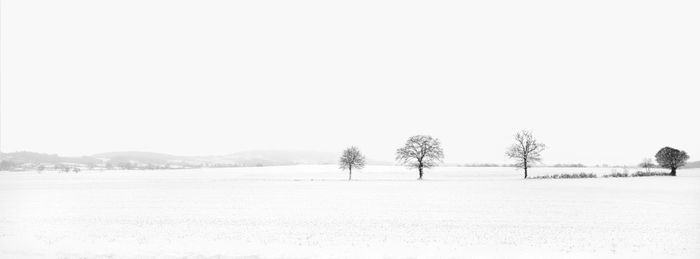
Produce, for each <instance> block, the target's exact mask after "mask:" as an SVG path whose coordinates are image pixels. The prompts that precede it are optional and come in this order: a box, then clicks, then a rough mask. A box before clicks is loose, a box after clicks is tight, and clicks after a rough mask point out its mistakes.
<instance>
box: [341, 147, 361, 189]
mask: <svg viewBox="0 0 700 259" xmlns="http://www.w3.org/2000/svg"><path fill="white" fill-rule="evenodd" d="M363 167H365V156H364V155H362V153H361V152H360V149H359V148H357V147H355V146H352V147H349V148H346V149H345V150H344V151H343V154H342V155H341V156H340V169H343V170H345V169H348V171H349V175H348V181H350V180H352V169H353V168H357V169H362V168H363Z"/></svg>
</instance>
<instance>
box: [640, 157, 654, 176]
mask: <svg viewBox="0 0 700 259" xmlns="http://www.w3.org/2000/svg"><path fill="white" fill-rule="evenodd" d="M639 167H641V168H644V169H646V170H647V173H648V172H649V171H651V168H653V167H654V162H653V161H652V160H651V158H644V159H643V160H642V162H641V163H639Z"/></svg>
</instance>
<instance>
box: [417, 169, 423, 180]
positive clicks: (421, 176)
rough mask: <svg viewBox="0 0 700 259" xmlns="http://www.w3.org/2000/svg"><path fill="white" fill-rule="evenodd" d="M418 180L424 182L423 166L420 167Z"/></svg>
mask: <svg viewBox="0 0 700 259" xmlns="http://www.w3.org/2000/svg"><path fill="white" fill-rule="evenodd" d="M418 180H423V166H418Z"/></svg>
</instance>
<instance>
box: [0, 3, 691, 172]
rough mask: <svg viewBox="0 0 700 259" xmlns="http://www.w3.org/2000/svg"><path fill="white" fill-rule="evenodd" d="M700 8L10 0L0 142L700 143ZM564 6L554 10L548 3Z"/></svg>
mask: <svg viewBox="0 0 700 259" xmlns="http://www.w3.org/2000/svg"><path fill="white" fill-rule="evenodd" d="M699 5H700V3H698V2H697V1H673V2H669V1H585V2H580V3H573V2H561V1H530V2H527V3H525V2H521V1H488V2H483V3H462V2H461V1H440V2H435V1H352V2H349V3H335V2H334V3H329V2H327V1H294V2H290V1H205V2H201V1H99V2H95V1H2V2H1V6H0V7H1V9H2V11H1V15H2V18H1V21H0V22H1V25H0V26H1V28H0V29H1V32H2V35H1V42H0V44H1V53H0V54H1V63H0V65H1V70H0V72H1V76H0V149H1V151H2V152H12V151H20V150H27V151H36V152H46V153H58V154H61V155H90V154H94V153H99V152H107V151H127V150H129V151H132V150H133V151H152V152H163V153H170V154H177V155H217V154H228V153H233V152H238V151H245V150H253V149H295V150H312V151H330V152H339V151H340V150H341V149H342V148H345V147H347V146H350V145H356V146H358V147H360V149H361V150H362V151H363V152H364V153H365V154H366V155H367V156H368V157H370V158H373V159H378V160H384V161H393V158H394V153H395V150H396V148H398V147H400V146H401V145H402V144H403V143H404V142H405V140H406V138H407V137H409V136H411V135H414V134H429V135H432V136H435V137H437V138H439V139H440V140H441V141H442V143H443V147H444V150H445V161H446V162H460V163H461V162H495V163H504V162H508V160H507V159H506V158H505V156H504V152H505V149H506V147H507V146H508V145H509V144H511V142H512V135H513V134H514V133H515V132H516V131H518V130H520V129H529V130H532V131H533V132H534V134H535V136H536V137H537V138H538V140H540V141H542V142H544V143H545V144H547V146H548V147H549V148H548V149H547V150H546V151H545V152H544V153H543V156H544V162H545V163H548V164H553V163H586V164H597V163H611V164H624V163H627V164H630V163H638V162H640V161H641V159H642V158H643V157H652V156H653V155H654V154H655V153H656V151H657V150H658V149H659V148H661V147H663V146H667V145H669V146H673V147H675V148H679V149H682V150H685V151H687V152H688V154H690V155H691V159H690V160H691V161H693V160H696V158H694V157H693V156H694V154H700V146H699V145H697V143H700V139H699V138H698V135H697V133H698V132H700V123H698V122H697V114H696V113H697V111H698V105H697V101H698V95H697V94H698V91H697V89H698V86H699V85H700V74H699V73H698V71H700V62H698V61H699V60H700V48H698V46H700V34H698V33H697V32H698V31H700V28H699V27H700V16H698V15H697V14H698V13H700V7H699ZM552 10H556V12H552Z"/></svg>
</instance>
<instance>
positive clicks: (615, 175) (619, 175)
mask: <svg viewBox="0 0 700 259" xmlns="http://www.w3.org/2000/svg"><path fill="white" fill-rule="evenodd" d="M603 177H605V178H608V177H630V174H628V173H627V172H624V173H618V172H613V173H612V174H606V175H603Z"/></svg>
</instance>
